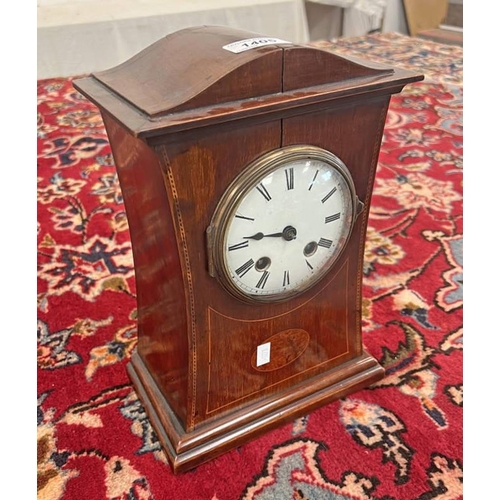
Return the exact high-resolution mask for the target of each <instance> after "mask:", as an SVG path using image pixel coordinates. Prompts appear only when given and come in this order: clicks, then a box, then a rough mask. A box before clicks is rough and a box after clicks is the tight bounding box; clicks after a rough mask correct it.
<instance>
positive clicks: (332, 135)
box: [74, 26, 423, 472]
mask: <svg viewBox="0 0 500 500" xmlns="http://www.w3.org/2000/svg"><path fill="white" fill-rule="evenodd" d="M259 37H260V35H257V34H255V33H249V32H245V31H241V30H235V29H231V28H227V27H211V26H202V27H195V28H189V29H185V30H181V31H178V32H176V33H173V34H171V35H168V36H166V37H165V38H163V39H161V40H159V41H158V42H156V43H154V44H153V45H151V46H150V47H148V48H146V49H145V50H143V51H142V52H140V53H138V54H137V55H136V56H134V57H132V58H131V59H130V60H128V61H126V62H125V63H123V64H121V65H119V66H117V67H115V68H112V69H109V70H107V71H102V72H99V73H95V74H92V75H91V76H89V77H86V78H82V79H78V80H75V81H74V86H75V88H76V89H77V90H79V91H80V92H81V93H82V94H83V95H85V96H86V97H87V98H88V99H89V100H90V101H92V102H93V103H94V104H96V105H97V106H98V108H99V110H100V112H101V115H102V118H103V120H104V124H105V127H106V131H107V134H108V137H109V142H110V145H111V148H112V153H113V157H114V161H115V165H116V169H117V173H118V178H119V182H120V185H121V189H122V192H123V198H124V204H125V209H126V213H127V217H128V222H129V228H130V236H131V243H132V250H133V256H134V265H135V273H136V284H137V306H138V346H137V350H136V352H135V353H134V354H133V356H132V359H131V362H130V363H129V365H128V371H129V375H130V378H131V380H132V382H133V384H134V386H135V388H136V390H137V393H138V396H139V398H140V400H141V402H142V403H143V405H144V407H145V410H146V412H147V414H148V416H149V418H150V421H151V423H152V425H153V427H154V429H155V431H156V433H157V436H158V438H159V440H160V442H161V444H162V446H163V448H164V450H165V452H166V454H167V456H168V459H169V462H170V465H171V467H172V470H173V471H174V472H180V471H185V470H188V469H191V468H192V467H195V466H197V465H199V464H200V463H202V462H204V461H207V460H209V459H211V458H213V457H215V456H217V455H219V454H221V453H223V452H225V451H227V450H229V449H231V448H233V447H235V446H237V445H240V444H242V443H244V442H246V441H248V440H249V439H251V438H253V437H255V436H257V435H259V434H261V433H263V432H266V431H268V430H270V429H272V428H273V427H276V426H279V425H282V424H283V423H285V422H288V421H290V420H292V419H295V418H297V417H299V416H302V415H304V414H307V413H309V412H311V411H313V410H314V409H316V408H318V407H320V406H322V405H325V404H326V403H328V402H330V401H332V400H334V399H337V398H340V397H343V396H345V395H347V394H348V393H351V392H353V391H356V390H358V389H361V388H363V387H366V386H368V385H369V384H371V383H373V382H374V381H376V380H379V379H380V378H381V377H383V375H384V371H383V369H382V367H381V366H380V365H379V364H378V363H377V361H376V360H375V359H374V358H373V357H372V356H370V355H369V354H368V353H366V352H365V351H364V350H363V346H362V338H361V298H362V297H361V285H362V266H363V251H364V240H365V233H366V226H367V217H368V211H369V205H370V197H371V192H372V188H373V181H374V176H375V171H376V166H377V160H378V154H379V149H380V144H381V140H382V134H383V130H384V123H385V118H386V113H387V109H388V105H389V101H390V96H391V94H394V93H397V92H400V91H401V90H402V89H403V87H404V86H405V85H406V84H408V83H411V82H415V81H418V80H421V79H422V78H423V77H422V76H421V75H417V74H413V73H410V72H407V71H404V70H400V69H390V68H384V67H378V66H375V65H373V64H370V65H366V64H365V63H360V62H359V61H353V60H351V59H346V58H343V57H339V56H338V55H335V54H334V53H332V52H328V51H325V50H320V49H317V48H312V47H307V46H300V45H294V44H291V43H287V42H283V41H278V42H275V43H270V42H269V40H267V41H266V42H265V43H263V42H262V40H263V37H260V38H259ZM255 38H258V40H260V41H257V42H256V41H255V40H253V41H250V42H247V43H248V44H249V46H253V47H254V48H251V49H249V50H244V51H242V52H240V53H233V52H230V51H229V50H226V49H225V48H223V47H224V46H226V45H227V44H231V43H233V42H239V41H242V40H248V39H255ZM294 144H307V145H314V146H318V147H321V148H324V149H326V150H328V151H332V152H333V153H334V154H335V155H337V156H338V157H340V158H341V159H342V160H343V161H344V163H345V164H346V165H347V167H348V168H349V170H350V172H351V175H352V177H353V180H354V184H355V187H356V191H357V195H358V197H359V199H360V200H361V201H362V203H363V204H364V210H363V211H362V213H361V214H360V215H359V217H358V218H357V220H356V223H355V226H354V228H353V231H352V234H351V237H350V239H349V242H348V244H347V246H346V248H345V250H344V251H343V253H342V255H341V257H340V259H339V260H338V261H337V263H336V265H335V266H334V268H333V269H332V270H331V271H330V272H329V273H328V274H327V275H326V276H325V277H324V278H323V279H322V280H321V281H320V282H319V283H317V284H316V285H315V286H314V287H313V288H311V289H310V290H308V291H306V292H305V293H303V294H301V295H299V296H297V297H295V298H291V299H290V300H288V301H286V302H284V303H276V304H249V303H245V302H243V301H240V300H238V299H237V298H235V297H233V296H231V295H230V294H228V293H227V291H225V290H224V289H223V288H222V287H221V286H220V284H219V283H218V281H217V280H216V279H214V278H213V277H211V276H210V275H209V272H208V253H207V238H206V230H207V228H208V226H209V224H210V220H211V217H212V215H213V213H214V210H215V208H216V205H217V203H218V201H219V199H220V198H221V196H222V195H223V193H224V191H225V190H226V188H227V186H228V185H229V184H230V183H231V181H232V180H233V179H234V178H235V176H237V175H238V174H239V173H240V172H241V171H242V170H243V169H244V168H245V167H246V166H247V165H248V164H250V163H251V162H252V161H254V160H255V159H256V158H258V157H259V156H261V155H263V154H264V153H267V152H269V151H272V150H275V149H277V148H282V147H284V146H288V145H294ZM266 342H270V343H271V358H270V362H269V363H266V364H264V365H262V366H257V363H256V353H257V347H258V346H259V345H262V344H263V343H266Z"/></svg>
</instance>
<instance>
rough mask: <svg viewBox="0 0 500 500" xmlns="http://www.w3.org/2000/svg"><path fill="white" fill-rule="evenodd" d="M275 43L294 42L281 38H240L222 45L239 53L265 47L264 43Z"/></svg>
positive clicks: (230, 50)
mask: <svg viewBox="0 0 500 500" xmlns="http://www.w3.org/2000/svg"><path fill="white" fill-rule="evenodd" d="M275 43H292V42H287V41H286V40H280V39H279V38H247V39H246V40H240V41H238V42H233V43H229V44H227V45H224V47H222V48H223V49H225V50H229V52H233V53H234V54H239V53H240V52H245V50H250V49H256V48H257V47H263V46H264V45H273V44H275Z"/></svg>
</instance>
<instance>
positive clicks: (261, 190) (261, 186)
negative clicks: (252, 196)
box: [256, 182, 271, 201]
mask: <svg viewBox="0 0 500 500" xmlns="http://www.w3.org/2000/svg"><path fill="white" fill-rule="evenodd" d="M256 188H257V191H258V192H259V193H260V194H261V195H262V196H263V197H264V198H265V199H266V201H269V200H270V199H271V195H270V194H269V193H268V192H267V189H266V187H265V186H264V184H262V182H261V183H260V184H259V185H258V186H256Z"/></svg>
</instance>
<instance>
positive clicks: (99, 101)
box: [73, 26, 422, 136]
mask: <svg viewBox="0 0 500 500" xmlns="http://www.w3.org/2000/svg"><path fill="white" fill-rule="evenodd" d="M421 79H422V76H421V75H413V74H411V73H409V72H406V71H403V70H394V69H392V68H387V67H382V66H379V65H374V64H371V63H370V64H369V65H367V63H366V62H364V61H363V62H360V61H355V60H353V59H347V58H345V57H340V56H338V55H336V54H334V53H332V52H329V51H326V50H322V49H319V48H314V47H310V46H305V45H298V44H293V43H290V42H287V41H285V40H280V39H276V38H272V37H263V36H262V35H259V34H257V33H253V32H249V31H243V30H238V29H233V28H229V27H221V26H199V27H193V28H186V29H183V30H180V31H177V32H175V33H172V34H169V35H167V36H166V37H164V38H162V39H160V40H158V41H157V42H155V43H153V44H152V45H150V46H149V47H147V48H146V49H144V50H142V51H141V52H139V53H138V54H136V55H135V56H133V57H132V58H130V59H129V60H127V61H125V62H124V63H122V64H119V65H118V66H116V67H114V68H111V69H108V70H105V71H100V72H96V73H93V74H91V75H90V76H89V77H87V78H83V79H79V80H75V81H74V82H73V83H74V86H75V88H76V89H77V90H79V91H80V92H81V93H82V94H83V95H85V96H86V97H87V98H88V99H89V100H90V101H92V102H93V103H94V104H96V105H97V106H99V108H100V109H101V111H103V112H108V113H111V114H112V115H113V116H114V117H115V118H116V119H117V120H118V121H120V122H121V123H122V124H123V125H124V126H125V127H126V128H127V129H128V130H129V131H130V132H132V133H133V134H134V135H137V136H151V135H158V134H159V133H163V132H164V131H165V129H166V128H168V129H170V130H171V131H177V130H182V129H186V128H197V127H198V126H204V125H206V124H210V123H214V122H215V123H220V122H222V121H230V120H234V119H238V118H243V117H246V116H249V115H251V114H255V113H257V114H266V113H268V112H276V111H280V110H282V109H284V108H289V107H301V106H303V105H306V104H310V103H311V102H313V101H318V100H325V99H326V100H328V99H331V98H333V97H341V96H345V95H347V94H350V95H352V94H353V93H355V92H356V89H358V91H359V92H366V91H367V89H382V88H389V87H392V90H391V93H394V92H397V91H400V90H401V89H402V87H403V86H404V85H405V84H407V83H409V82H411V81H417V80H421ZM346 81H347V82H350V83H349V85H346ZM353 81H355V82H356V85H353V83H352V82H353ZM394 86H397V87H399V90H397V89H396V90H394V88H393V87H394ZM347 88H348V89H349V90H347Z"/></svg>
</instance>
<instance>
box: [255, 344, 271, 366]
mask: <svg viewBox="0 0 500 500" xmlns="http://www.w3.org/2000/svg"><path fill="white" fill-rule="evenodd" d="M269 361H271V342H266V343H265V344H261V345H259V346H257V366H262V365H265V364H267V363H269Z"/></svg>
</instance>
